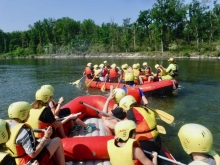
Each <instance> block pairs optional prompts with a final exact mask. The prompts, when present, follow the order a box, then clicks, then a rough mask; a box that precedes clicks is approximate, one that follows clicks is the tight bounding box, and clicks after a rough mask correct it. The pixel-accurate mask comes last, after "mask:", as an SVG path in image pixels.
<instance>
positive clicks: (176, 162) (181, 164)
mask: <svg viewBox="0 0 220 165" xmlns="http://www.w3.org/2000/svg"><path fill="white" fill-rule="evenodd" d="M143 151H144V152H145V153H147V154H150V155H152V152H149V151H146V150H143ZM157 157H158V158H160V159H163V160H166V161H168V162H172V163H175V164H180V165H186V164H183V163H181V162H178V161H175V160H172V159H169V158H166V157H163V156H160V155H157Z"/></svg>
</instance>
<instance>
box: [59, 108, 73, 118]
mask: <svg viewBox="0 0 220 165" xmlns="http://www.w3.org/2000/svg"><path fill="white" fill-rule="evenodd" d="M70 114H71V113H70V109H69V108H63V109H60V112H59V114H58V116H59V118H63V117H66V116H69V115H70Z"/></svg>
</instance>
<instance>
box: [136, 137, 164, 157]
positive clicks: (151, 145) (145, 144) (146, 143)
mask: <svg viewBox="0 0 220 165" xmlns="http://www.w3.org/2000/svg"><path fill="white" fill-rule="evenodd" d="M139 143H140V146H141V148H142V149H143V150H146V151H149V152H152V151H155V152H157V153H158V154H159V153H160V149H161V139H160V136H159V135H158V136H157V137H156V138H155V139H154V141H150V140H139ZM145 155H146V156H147V157H148V158H149V159H150V160H151V159H152V157H151V156H150V155H149V154H147V153H145Z"/></svg>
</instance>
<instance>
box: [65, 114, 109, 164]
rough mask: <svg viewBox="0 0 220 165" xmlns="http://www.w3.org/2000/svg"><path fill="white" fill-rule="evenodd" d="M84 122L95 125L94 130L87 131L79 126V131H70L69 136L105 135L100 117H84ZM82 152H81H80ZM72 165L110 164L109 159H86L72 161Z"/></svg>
mask: <svg viewBox="0 0 220 165" xmlns="http://www.w3.org/2000/svg"><path fill="white" fill-rule="evenodd" d="M83 121H84V122H85V123H86V124H90V125H95V126H96V130H95V131H93V132H91V133H88V132H85V131H84V128H81V130H79V131H75V132H74V133H70V134H69V137H83V136H105V135H106V131H105V128H104V125H103V122H102V119H100V118H86V119H83ZM82 154H83V153H82ZM73 165H111V163H110V161H109V160H86V161H73Z"/></svg>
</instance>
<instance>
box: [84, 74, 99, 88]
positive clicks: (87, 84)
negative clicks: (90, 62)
mask: <svg viewBox="0 0 220 165" xmlns="http://www.w3.org/2000/svg"><path fill="white" fill-rule="evenodd" d="M95 77H96V75H95V76H93V78H92V79H91V80H90V81H88V82H86V83H85V84H84V85H83V86H84V87H87V88H89V87H90V85H91V84H92V82H93V80H94V79H95Z"/></svg>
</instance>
